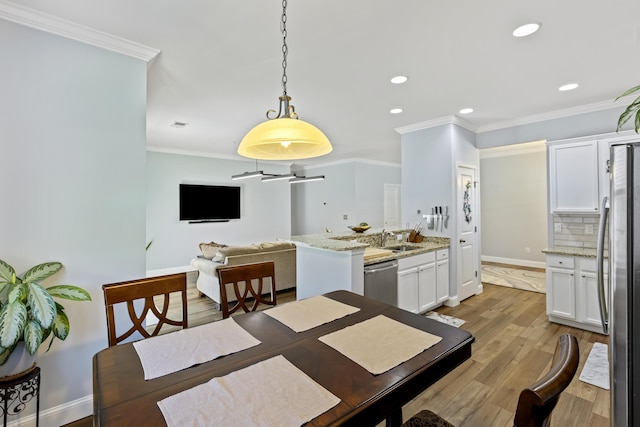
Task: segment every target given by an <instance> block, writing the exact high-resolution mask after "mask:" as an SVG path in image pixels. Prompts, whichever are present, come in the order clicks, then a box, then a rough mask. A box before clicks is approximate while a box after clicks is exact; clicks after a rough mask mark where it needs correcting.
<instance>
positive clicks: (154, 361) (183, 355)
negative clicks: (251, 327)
mask: <svg viewBox="0 0 640 427" xmlns="http://www.w3.org/2000/svg"><path fill="white" fill-rule="evenodd" d="M258 344H260V341H258V340H257V339H256V338H254V337H253V335H251V334H250V333H249V332H247V331H245V330H244V329H242V327H240V326H239V325H238V324H237V323H236V322H235V321H234V320H233V318H228V319H224V320H220V321H218V322H212V323H208V324H206V325H202V326H196V327H195V328H188V329H181V330H179V331H176V332H171V333H169V334H165V335H159V336H157V337H153V338H147V339H145V340H141V341H136V342H135V343H133V346H134V348H135V349H136V352H137V353H138V357H139V358H140V363H142V368H143V369H144V379H145V380H151V379H153V378H157V377H161V376H163V375H167V374H170V373H172V372H177V371H180V370H182V369H185V368H188V367H189V366H193V365H197V364H199V363H204V362H208V361H209V360H213V359H216V358H218V357H220V356H226V355H228V354H231V353H236V352H238V351H241V350H245V349H247V348H250V347H253V346H256V345H258Z"/></svg>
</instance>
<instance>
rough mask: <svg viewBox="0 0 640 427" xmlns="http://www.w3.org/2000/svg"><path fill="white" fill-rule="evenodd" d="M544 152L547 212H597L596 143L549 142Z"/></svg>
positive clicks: (597, 174)
mask: <svg viewBox="0 0 640 427" xmlns="http://www.w3.org/2000/svg"><path fill="white" fill-rule="evenodd" d="M548 153H549V201H550V207H551V212H552V213H554V212H555V213H571V212H578V213H595V212H598V211H599V201H600V196H599V193H598V189H599V173H598V169H599V167H598V141H596V140H593V141H582V142H570V143H566V142H565V143H553V144H550V145H549V152H548Z"/></svg>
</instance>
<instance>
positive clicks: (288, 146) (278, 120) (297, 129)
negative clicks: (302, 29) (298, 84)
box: [238, 0, 333, 160]
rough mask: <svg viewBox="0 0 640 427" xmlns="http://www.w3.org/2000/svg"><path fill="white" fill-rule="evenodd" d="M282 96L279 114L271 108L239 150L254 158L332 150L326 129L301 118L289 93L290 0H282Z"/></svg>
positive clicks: (291, 156) (314, 154) (288, 157)
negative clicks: (324, 130)
mask: <svg viewBox="0 0 640 427" xmlns="http://www.w3.org/2000/svg"><path fill="white" fill-rule="evenodd" d="M281 32H282V56H283V59H282V89H283V93H282V96H281V97H280V98H279V100H280V103H279V107H278V115H277V116H274V117H270V114H271V113H275V112H276V111H275V110H269V111H267V119H268V120H267V121H266V122H263V123H261V124H259V125H258V126H256V127H254V128H253V129H251V130H250V131H249V132H248V133H247V134H246V135H245V137H244V138H243V139H242V141H240V145H239V146H238V154H240V155H241V156H244V157H248V158H251V159H261V160H297V159H307V158H310V157H319V156H324V155H325V154H329V153H330V152H331V150H333V148H332V147H331V143H330V142H329V139H328V138H327V137H326V136H325V134H324V133H322V131H321V130H320V129H318V128H317V127H315V126H313V125H312V124H311V123H308V122H305V121H303V120H300V119H298V114H297V113H296V112H295V108H294V106H293V105H290V104H289V101H291V97H290V96H289V95H287V53H288V47H287V0H283V1H282V22H281Z"/></svg>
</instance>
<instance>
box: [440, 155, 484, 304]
mask: <svg viewBox="0 0 640 427" xmlns="http://www.w3.org/2000/svg"><path fill="white" fill-rule="evenodd" d="M460 168H465V169H469V170H471V171H473V197H472V198H471V212H472V214H473V215H474V223H475V230H474V240H475V241H474V244H473V252H472V259H473V263H474V268H475V271H476V275H475V277H474V278H473V281H472V284H471V287H472V288H473V289H474V290H475V292H474V294H472V295H477V294H479V293H482V290H483V288H482V281H481V269H480V232H479V230H480V228H479V224H480V209H479V201H480V185H479V180H478V167H477V166H476V165H472V164H468V163H464V162H456V169H455V198H456V199H455V200H456V202H455V209H456V215H455V218H456V228H455V230H456V231H455V236H454V238H453V239H452V242H451V243H452V245H451V247H452V249H454V248H455V249H454V252H455V253H456V255H457V256H456V262H455V271H456V282H455V285H456V294H455V298H454V300H453V301H451V303H452V305H457V304H459V303H460V301H461V300H462V298H460V292H459V290H460V288H461V286H462V280H463V271H462V269H463V265H462V251H461V250H460V245H459V242H460V240H461V239H462V237H461V232H462V231H461V230H462V222H463V221H464V216H463V214H462V208H463V206H462V205H463V194H462V191H461V186H460V185H458V180H459V178H460ZM467 297H469V296H465V298H467ZM447 305H449V304H447Z"/></svg>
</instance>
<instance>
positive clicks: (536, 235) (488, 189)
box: [480, 145, 548, 267]
mask: <svg viewBox="0 0 640 427" xmlns="http://www.w3.org/2000/svg"><path fill="white" fill-rule="evenodd" d="M480 169H481V177H480V188H481V191H482V209H481V210H482V227H481V229H482V257H483V260H487V261H493V262H502V263H508V264H515V265H524V266H531V267H535V266H540V265H543V264H544V261H545V257H544V254H543V253H542V249H544V248H545V247H547V246H548V243H547V209H546V207H547V161H546V152H545V147H544V145H542V146H541V147H540V149H538V150H537V151H536V152H524V153H522V152H518V151H503V152H502V153H494V154H492V155H491V157H485V156H484V155H483V156H482V158H481V160H480ZM526 248H529V252H528V253H527V251H526Z"/></svg>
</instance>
